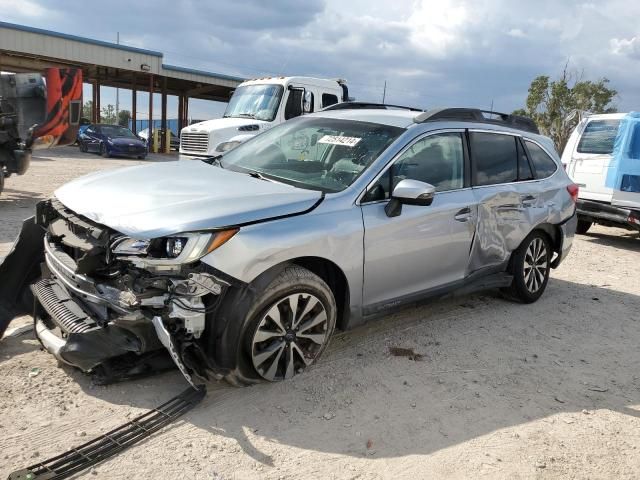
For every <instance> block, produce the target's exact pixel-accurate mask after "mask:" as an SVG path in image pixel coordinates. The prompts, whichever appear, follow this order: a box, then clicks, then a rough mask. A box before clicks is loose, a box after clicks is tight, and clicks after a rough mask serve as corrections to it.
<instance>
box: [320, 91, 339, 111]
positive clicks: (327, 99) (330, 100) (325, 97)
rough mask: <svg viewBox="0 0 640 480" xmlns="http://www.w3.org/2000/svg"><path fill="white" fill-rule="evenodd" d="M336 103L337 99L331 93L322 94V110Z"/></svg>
mask: <svg viewBox="0 0 640 480" xmlns="http://www.w3.org/2000/svg"><path fill="white" fill-rule="evenodd" d="M336 103H338V97H337V96H335V95H333V94H331V93H323V94H322V108H324V107H329V106H331V105H335V104H336Z"/></svg>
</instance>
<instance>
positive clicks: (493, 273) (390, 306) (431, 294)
mask: <svg viewBox="0 0 640 480" xmlns="http://www.w3.org/2000/svg"><path fill="white" fill-rule="evenodd" d="M505 270H506V264H504V265H500V266H497V267H490V268H487V269H482V270H478V271H476V272H474V273H472V274H471V275H469V276H468V277H467V278H465V279H463V280H459V281H456V282H451V283H448V284H446V285H443V286H440V287H435V288H431V289H429V290H425V291H422V292H417V293H412V294H410V295H406V296H403V297H399V298H396V299H393V300H389V301H385V302H380V303H375V304H372V305H368V306H365V307H364V308H363V312H364V317H365V320H367V321H368V320H370V319H373V318H376V317H379V316H382V315H384V314H386V313H389V311H391V310H397V309H398V308H404V307H408V306H412V305H420V304H422V303H425V302H427V301H430V300H434V299H437V298H445V297H452V296H459V295H468V294H470V293H474V292H478V291H482V290H491V289H494V288H504V287H508V286H509V285H511V282H512V281H513V276H512V275H509V274H508V273H506V272H505Z"/></svg>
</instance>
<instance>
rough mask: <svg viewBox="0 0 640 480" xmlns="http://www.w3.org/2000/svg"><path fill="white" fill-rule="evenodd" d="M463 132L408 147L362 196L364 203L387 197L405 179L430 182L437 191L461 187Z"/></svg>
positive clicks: (426, 139)
mask: <svg viewBox="0 0 640 480" xmlns="http://www.w3.org/2000/svg"><path fill="white" fill-rule="evenodd" d="M462 142H463V140H462V134H460V133H442V134H437V135H430V136H428V137H426V138H423V139H422V140H419V141H417V142H416V143H414V144H413V145H412V146H411V147H409V149H408V150H406V151H405V152H404V153H403V154H402V155H401V156H400V157H399V158H398V159H397V160H396V161H395V163H394V164H393V165H392V166H391V167H390V168H389V169H388V170H387V171H386V172H385V173H384V174H383V175H382V177H380V179H379V180H378V181H377V182H376V184H375V185H373V187H372V188H370V189H369V191H368V192H367V193H366V195H365V196H364V197H363V200H362V201H363V202H370V201H375V200H385V199H388V198H389V197H390V192H391V191H392V190H393V188H394V187H395V186H396V185H397V184H398V183H399V182H400V181H401V180H405V179H411V180H419V181H421V182H425V183H430V184H431V185H433V186H434V187H436V191H438V192H443V191H447V190H454V189H456V188H462V187H463V185H464V153H463V143H462Z"/></svg>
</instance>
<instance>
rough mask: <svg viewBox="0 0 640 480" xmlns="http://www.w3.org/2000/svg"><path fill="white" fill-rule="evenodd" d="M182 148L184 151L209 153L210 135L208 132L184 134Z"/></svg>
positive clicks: (181, 140) (181, 142)
mask: <svg viewBox="0 0 640 480" xmlns="http://www.w3.org/2000/svg"><path fill="white" fill-rule="evenodd" d="M180 146H181V147H182V150H186V151H190V152H200V153H207V151H208V150H209V134H208V133H206V132H182V135H181V137H180Z"/></svg>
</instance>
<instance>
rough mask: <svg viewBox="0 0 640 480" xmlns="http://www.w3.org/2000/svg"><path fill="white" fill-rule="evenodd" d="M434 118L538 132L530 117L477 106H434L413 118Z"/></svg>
mask: <svg viewBox="0 0 640 480" xmlns="http://www.w3.org/2000/svg"><path fill="white" fill-rule="evenodd" d="M435 120H457V121H462V122H478V123H490V124H493V125H502V126H505V127H511V128H515V129H517V130H524V131H527V132H531V133H536V134H539V133H540V131H539V130H538V126H537V125H536V123H535V122H534V121H533V120H532V119H530V118H527V117H522V116H520V115H510V114H508V113H500V112H492V111H491V110H480V109H479V108H435V109H432V110H427V111H426V112H424V113H421V114H419V115H416V117H415V118H414V119H413V121H414V122H416V123H423V122H431V121H435Z"/></svg>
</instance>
